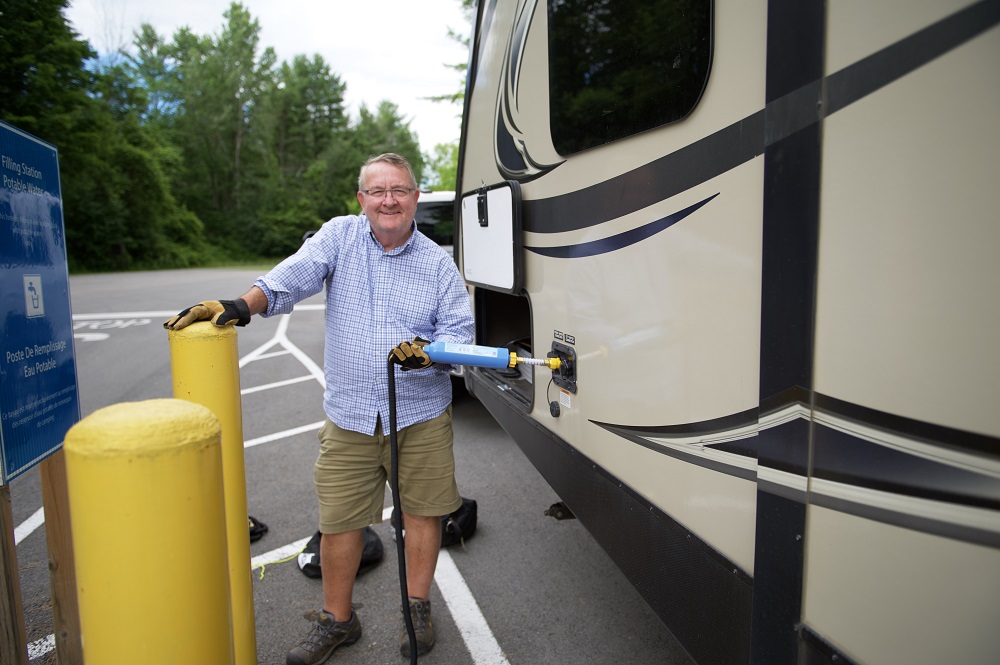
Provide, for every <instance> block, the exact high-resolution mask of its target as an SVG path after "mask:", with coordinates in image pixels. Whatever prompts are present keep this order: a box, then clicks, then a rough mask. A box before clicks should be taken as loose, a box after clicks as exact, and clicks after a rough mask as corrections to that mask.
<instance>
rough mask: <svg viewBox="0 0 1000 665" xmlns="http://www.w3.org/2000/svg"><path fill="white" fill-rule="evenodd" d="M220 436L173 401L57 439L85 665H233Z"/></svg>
mask: <svg viewBox="0 0 1000 665" xmlns="http://www.w3.org/2000/svg"><path fill="white" fill-rule="evenodd" d="M220 440H221V434H220V427H219V422H218V420H217V419H216V418H215V417H214V416H213V415H212V413H211V412H210V411H209V410H208V409H206V408H205V407H203V406H199V405H197V404H192V403H190V402H185V401H183V400H177V399H158V400H150V401H146V402H130V403H123V404H116V405H113V406H109V407H106V408H103V409H100V410H99V411H95V412H94V413H92V414H91V415H89V416H87V417H86V418H84V419H83V420H81V421H80V422H79V423H77V424H76V425H74V426H73V427H72V428H71V429H70V430H69V432H68V433H67V434H66V439H65V443H64V445H63V449H64V451H65V455H66V476H67V485H68V491H69V503H70V506H72V510H71V515H70V521H71V525H72V538H73V549H74V552H75V554H76V582H77V595H78V601H79V608H80V637H81V642H82V644H83V654H84V660H85V662H87V663H92V664H93V665H100V664H101V663H143V664H144V665H176V664H177V663H186V664H187V663H191V664H204V665H218V664H220V663H233V642H232V628H231V619H230V615H231V611H230V607H229V602H230V594H229V577H228V575H227V574H226V566H227V556H226V538H225V515H224V509H223V491H222V453H221V446H220Z"/></svg>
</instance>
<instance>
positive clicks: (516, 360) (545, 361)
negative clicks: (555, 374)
mask: <svg viewBox="0 0 1000 665" xmlns="http://www.w3.org/2000/svg"><path fill="white" fill-rule="evenodd" d="M515 365H544V366H545V367H548V368H549V369H551V370H557V369H559V368H560V367H561V366H562V360H560V359H559V358H521V357H519V356H518V355H517V354H516V353H514V352H513V351H511V352H510V363H509V364H508V367H514V366H515Z"/></svg>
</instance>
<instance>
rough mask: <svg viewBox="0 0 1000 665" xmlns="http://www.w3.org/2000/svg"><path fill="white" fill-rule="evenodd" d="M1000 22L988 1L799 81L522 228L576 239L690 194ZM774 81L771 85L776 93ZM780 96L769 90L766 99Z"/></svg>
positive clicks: (535, 214)
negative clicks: (764, 104)
mask: <svg viewBox="0 0 1000 665" xmlns="http://www.w3.org/2000/svg"><path fill="white" fill-rule="evenodd" d="M998 22H1000V0H984V1H983V2H979V3H977V4H975V5H972V6H971V7H969V8H967V9H965V10H962V11H960V12H958V13H956V14H954V15H952V16H950V17H947V18H945V19H942V20H941V21H939V22H938V23H935V24H934V25H931V26H929V27H928V28H926V29H924V30H922V31H920V32H918V33H916V34H915V35H913V36H911V37H908V38H906V39H903V40H901V41H899V42H897V43H896V44H893V45H891V46H889V47H887V48H885V49H883V50H882V51H879V52H878V53H876V54H874V55H872V56H870V57H868V58H865V59H864V60H861V61H859V62H858V63H855V64H854V65H850V66H848V67H845V68H844V69H842V70H840V71H838V72H835V73H834V74H831V75H830V76H829V77H827V78H826V80H825V81H822V79H815V78H814V79H812V80H809V81H802V80H801V77H798V78H795V79H794V80H796V81H799V82H800V83H801V85H800V86H799V87H797V88H794V89H791V90H788V91H787V92H783V93H782V94H780V95H779V96H776V97H773V98H772V97H768V103H767V107H766V110H763V111H758V112H756V113H753V114H751V115H749V116H747V117H746V118H743V119H742V120H739V121H738V122H735V123H733V124H732V125H730V126H728V127H725V128H723V129H721V130H719V131H717V132H715V133H714V134H711V135H709V136H707V137H705V138H703V139H701V140H699V141H696V142H694V143H692V144H690V145H687V146H685V147H683V148H681V149H679V150H677V151H676V152H673V153H671V154H669V155H665V156H663V157H661V158H659V159H657V160H655V161H653V162H650V163H649V164H646V165H644V166H640V167H638V168H636V169H633V170H631V171H629V172H628V173H624V174H622V175H620V176H617V177H615V178H612V179H610V180H606V181H604V182H600V183H596V184H594V185H591V186H590V187H587V188H585V189H582V190H579V191H576V192H572V193H569V194H563V195H560V196H554V197H550V198H544V199H531V200H526V201H524V203H523V228H524V230H525V231H530V232H532V233H564V232H567V231H576V230H579V229H584V228H589V227H591V226H597V225H598V224H603V223H605V222H607V221H609V220H612V219H617V218H619V217H622V216H624V215H627V214H629V213H631V212H635V211H637V210H641V209H642V208H645V207H648V206H650V205H653V204H654V203H657V202H659V201H663V200H665V199H667V198H670V197H672V196H675V195H677V194H679V193H681V192H684V191H687V190H688V189H691V188H692V187H695V186H697V185H700V184H702V183H703V182H706V181H708V180H711V179H712V178H715V177H718V176H719V175H722V174H723V173H726V172H728V171H730V170H732V169H734V168H736V167H737V166H740V165H741V164H744V163H745V162H748V161H750V160H751V159H753V158H755V157H757V156H759V155H761V154H763V152H764V148H765V147H766V146H767V145H770V144H772V143H775V142H776V141H780V140H781V139H783V138H785V137H787V136H790V135H792V134H794V133H795V132H797V131H800V130H802V129H804V128H805V127H808V126H810V125H814V124H816V123H817V122H819V121H820V120H821V119H822V118H823V117H826V116H828V115H830V114H832V113H835V112H836V111H839V110H840V109H842V108H844V107H845V106H848V105H850V104H853V103H854V102H856V101H858V100H859V99H862V98H863V97H865V96H866V95H869V94H871V93H872V92H875V91H876V90H877V89H878V88H880V87H883V86H885V85H887V84H889V83H891V82H893V81H895V80H897V79H898V78H900V77H901V76H904V75H906V74H907V73H909V72H911V71H913V70H914V69H917V68H919V67H921V66H923V65H925V64H927V63H928V62H930V61H932V60H934V59H935V58H937V57H939V56H941V55H942V54H944V53H946V52H947V51H948V50H950V49H952V48H955V47H956V46H959V45H961V44H962V43H963V42H965V41H968V40H969V39H972V38H973V37H975V36H976V35H978V34H980V33H982V32H984V31H985V30H988V29H990V28H991V27H993V26H994V25H996V24H997V23H998ZM790 78H791V77H790ZM771 80H773V79H770V78H769V84H770V85H774V84H771V83H770V81H771ZM822 83H826V85H827V107H826V108H825V109H824V108H820V107H819V105H818V104H819V102H820V100H821V99H822V97H821V89H822ZM784 89H787V88H784ZM784 89H783V90H784ZM777 92H778V90H777V89H774V90H769V94H771V93H774V94H777ZM765 115H767V125H766V126H765Z"/></svg>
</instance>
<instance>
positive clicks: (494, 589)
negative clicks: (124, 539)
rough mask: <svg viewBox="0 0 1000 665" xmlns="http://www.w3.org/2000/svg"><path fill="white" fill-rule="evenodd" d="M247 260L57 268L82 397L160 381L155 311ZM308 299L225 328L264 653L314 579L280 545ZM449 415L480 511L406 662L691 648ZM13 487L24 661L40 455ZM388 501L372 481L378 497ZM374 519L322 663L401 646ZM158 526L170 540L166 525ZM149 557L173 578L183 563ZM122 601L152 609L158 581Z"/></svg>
mask: <svg viewBox="0 0 1000 665" xmlns="http://www.w3.org/2000/svg"><path fill="white" fill-rule="evenodd" d="M257 274H258V273H257V272H254V271H246V270H225V269H220V270H185V271H158V272H143V273H129V274H115V275H83V276H75V277H73V278H71V280H70V289H71V295H72V302H73V312H74V337H75V345H76V360H77V371H78V382H79V389H80V403H81V410H82V415H83V416H87V415H88V414H89V413H92V412H93V411H95V410H96V409H99V408H102V407H104V406H108V405H110V404H116V403H119V402H125V401H138V400H145V399H154V398H162V397H170V396H171V390H172V389H171V377H170V364H169V363H170V355H169V347H168V343H167V336H166V333H165V331H164V330H163V328H162V326H161V322H162V321H163V320H164V319H166V318H167V317H168V316H169V315H170V314H173V313H175V312H177V311H178V310H180V309H182V308H183V307H185V306H188V305H190V304H193V303H195V302H197V301H199V300H204V299H208V298H230V297H236V296H238V295H239V294H241V293H243V291H245V290H246V288H247V286H248V285H249V284H250V283H251V282H252V280H253V279H254V277H256V276H257ZM322 317H323V312H322V300H321V298H319V297H318V296H316V297H313V298H310V299H309V300H307V301H305V302H303V303H300V306H299V307H297V308H296V311H295V312H294V313H292V314H291V315H288V316H283V317H274V318H272V319H262V318H259V317H257V318H255V319H254V321H253V322H252V323H251V324H250V325H249V326H247V327H246V328H243V329H241V330H240V331H239V354H240V358H241V365H242V369H241V373H240V382H241V389H242V392H243V397H242V407H243V433H244V439H245V459H246V481H247V505H248V508H249V512H250V514H251V515H253V516H254V517H256V518H258V519H259V520H261V521H263V522H264V523H266V524H267V525H268V526H269V531H268V533H267V534H266V535H265V536H264V537H263V538H262V539H261V540H259V541H257V542H256V543H253V544H252V546H251V556H252V557H253V562H254V564H255V568H254V573H253V580H254V582H253V585H254V586H253V596H254V612H255V619H256V643H257V656H258V662H259V663H260V664H262V665H263V664H268V665H270V664H275V665H280V664H282V663H284V662H285V654H286V652H287V651H288V649H290V648H291V647H292V646H294V645H295V644H296V643H297V642H298V641H299V640H300V639H301V638H302V637H303V636H304V635H305V633H306V632H307V631H308V629H309V624H308V622H307V621H306V620H305V619H304V618H302V615H303V613H305V612H307V611H309V610H314V609H317V608H318V607H319V605H320V603H321V590H320V584H321V582H320V580H318V579H311V578H307V577H306V576H305V575H303V574H302V573H301V571H300V570H299V569H298V566H297V565H296V563H295V561H294V559H293V560H290V561H282V559H284V558H286V557H287V556H289V555H291V554H294V553H296V552H297V551H298V550H299V549H300V548H301V543H302V541H303V540H304V539H306V538H308V537H309V536H310V535H311V534H312V533H313V532H314V531H315V530H316V519H317V512H316V505H315V497H314V495H313V489H312V465H313V462H314V461H315V456H316V451H317V441H316V431H317V430H318V428H319V423H320V422H321V421H322V419H323V417H324V416H323V413H322V408H321V394H322V388H321V383H320V378H319V377H321V374H318V370H319V368H320V367H321V366H322V359H323V340H322V326H323V323H322ZM454 428H455V456H456V461H457V476H458V484H459V489H460V491H461V493H462V494H463V495H464V496H467V497H471V498H474V499H476V501H477V502H478V505H479V527H478V530H477V533H476V535H475V537H474V538H472V539H470V540H469V541H467V542H466V543H465V547H464V549H463V548H462V547H461V546H453V547H451V548H449V549H447V550H445V551H444V552H443V553H442V557H441V561H440V563H439V566H438V572H437V575H436V577H435V585H434V589H433V591H432V596H431V600H432V604H433V608H434V609H433V611H434V623H435V629H436V633H437V645H436V646H435V648H434V650H433V651H431V653H429V654H428V655H426V656H425V657H423V658H421V662H426V663H442V664H444V663H447V664H449V665H487V664H488V665H508V664H509V665H533V664H549V663H553V664H559V665H572V664H575V663H588V664H591V665H593V664H601V663H619V662H622V661H623V660H626V661H627V662H629V663H635V664H642V663H658V664H663V663H665V664H667V665H689V664H690V663H691V661H690V660H689V659H688V657H687V655H686V654H685V653H684V652H683V650H682V649H681V648H680V646H679V645H678V644H677V643H676V642H675V641H674V639H673V638H672V636H671V635H670V634H669V632H668V631H667V630H666V628H665V627H664V626H663V624H662V623H661V622H660V621H659V620H658V619H657V618H656V616H655V615H654V614H653V613H652V611H650V610H649V608H648V607H647V606H646V605H645V603H644V602H643V601H642V599H641V598H640V596H639V594H638V593H637V592H636V591H635V589H633V588H632V586H631V585H630V584H629V582H628V581H627V580H626V579H625V578H624V576H623V575H622V574H621V573H620V572H619V571H618V570H617V569H616V568H615V567H614V565H613V564H612V563H611V561H610V559H609V558H608V557H607V556H606V555H605V554H604V552H603V551H602V550H601V549H600V548H599V547H598V546H597V545H596V544H595V543H594V541H593V540H592V539H591V538H590V536H589V535H588V534H587V532H586V531H585V530H584V529H583V527H582V526H581V525H580V524H579V523H578V522H576V521H574V520H566V521H556V520H554V519H552V518H550V517H545V516H544V515H543V511H544V510H545V509H546V508H548V507H549V506H550V505H551V504H553V503H555V502H557V501H558V500H559V497H558V496H556V495H555V494H554V493H553V491H552V490H551V488H549V487H548V485H547V484H546V483H545V481H544V480H543V479H542V478H541V476H540V475H539V474H538V473H537V472H536V471H535V470H534V468H533V467H532V466H531V465H530V464H529V463H528V462H527V460H526V459H525V458H524V456H523V455H522V454H521V452H520V450H519V449H518V447H517V446H516V444H515V443H514V442H513V441H512V440H511V439H510V438H509V437H508V436H507V435H506V433H505V432H504V431H503V430H502V429H500V427H499V426H498V425H497V424H496V423H495V422H494V421H493V419H492V418H491V417H490V415H489V414H488V413H487V412H486V410H485V409H484V408H483V407H482V406H481V405H480V404H479V403H478V402H477V401H476V400H475V399H473V398H471V397H469V396H467V395H463V394H459V395H458V396H457V397H456V399H455V403H454ZM10 489H11V497H12V509H13V515H14V524H15V527H16V528H15V540H16V541H17V543H18V544H17V557H18V564H19V570H20V581H21V590H22V596H23V601H24V618H25V627H26V632H27V638H28V641H29V643H31V646H30V649H29V651H30V655H31V656H32V660H31V662H32V664H33V665H35V664H42V665H44V664H47V663H54V662H56V661H55V654H54V652H53V651H52V646H51V634H52V625H51V599H50V593H49V580H48V571H47V567H46V552H45V535H44V528H42V527H41V524H42V519H43V515H42V512H41V511H40V508H41V506H42V500H41V490H40V483H39V476H38V472H37V470H34V469H33V470H31V471H29V472H27V473H25V474H24V475H22V476H19V477H18V478H16V479H14V480H13V481H12V482H11V485H10ZM390 502H391V498H390V497H389V493H388V492H386V505H387V506H388V505H389V504H390ZM375 530H376V532H377V533H378V534H379V536H380V537H381V538H382V541H383V544H384V547H385V558H384V559H383V561H382V562H381V563H380V564H379V565H378V566H377V567H375V568H374V569H372V570H370V571H368V572H366V573H364V574H362V576H361V577H359V579H358V583H357V586H356V588H355V603H356V605H357V606H358V608H359V609H358V612H359V615H360V616H361V619H362V624H363V627H364V634H363V636H362V639H361V640H360V641H359V642H358V643H357V644H355V645H353V646H351V647H347V648H343V649H339V650H337V652H336V653H335V654H334V657H333V658H331V659H330V661H329V662H331V663H355V664H364V665H375V664H378V665H384V664H385V663H397V662H399V663H402V662H407V661H406V660H405V659H403V658H402V657H401V656H400V654H399V650H398V636H399V631H400V629H401V627H402V616H401V613H400V611H399V591H398V587H397V584H398V576H397V572H396V555H395V548H394V543H393V541H392V540H391V537H390V533H389V526H388V520H387V521H386V522H385V523H384V524H381V525H377V526H376V527H375ZM164 542H165V543H166V546H169V542H170V535H169V534H164ZM121 556H122V557H135V556H142V552H140V551H128V552H122V553H121ZM269 562H273V563H269ZM262 563H263V564H266V565H263V567H261V565H260V564H262ZM162 574H164V575H176V576H177V577H178V584H182V583H183V576H184V571H183V570H165V571H163V572H162ZM136 609H137V611H142V612H143V613H144V614H146V615H148V616H149V617H150V620H151V621H155V620H156V598H150V599H149V604H148V606H146V607H142V608H136ZM163 628H164V630H169V626H164V627H163ZM178 639H183V637H182V636H178Z"/></svg>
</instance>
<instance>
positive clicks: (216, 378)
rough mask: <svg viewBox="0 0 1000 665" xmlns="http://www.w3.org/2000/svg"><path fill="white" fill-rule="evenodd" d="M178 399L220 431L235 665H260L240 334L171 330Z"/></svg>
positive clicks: (208, 326) (194, 327)
mask: <svg viewBox="0 0 1000 665" xmlns="http://www.w3.org/2000/svg"><path fill="white" fill-rule="evenodd" d="M167 339H168V340H169V341H170V370H171V372H172V374H173V382H174V397H176V398H179V399H185V400H188V401H191V402H195V403H197V404H201V405H203V406H207V407H208V408H209V409H211V411H212V413H214V414H215V416H216V418H218V419H219V423H220V424H221V425H222V476H223V485H224V492H225V495H226V538H227V541H228V543H229V588H230V595H231V601H230V602H231V605H232V611H233V652H234V654H235V657H236V665H251V664H253V665H256V663H257V634H256V625H255V623H254V607H253V580H252V578H251V571H250V529H249V526H248V524H247V488H246V466H245V464H244V461H243V409H242V406H241V402H240V367H239V350H238V348H237V335H236V330H235V328H233V327H232V326H229V327H226V328H219V327H217V326H215V325H213V324H212V323H209V322H207V321H199V322H197V323H193V324H191V325H189V326H187V327H186V328H182V329H181V330H168V331H167Z"/></svg>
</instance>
